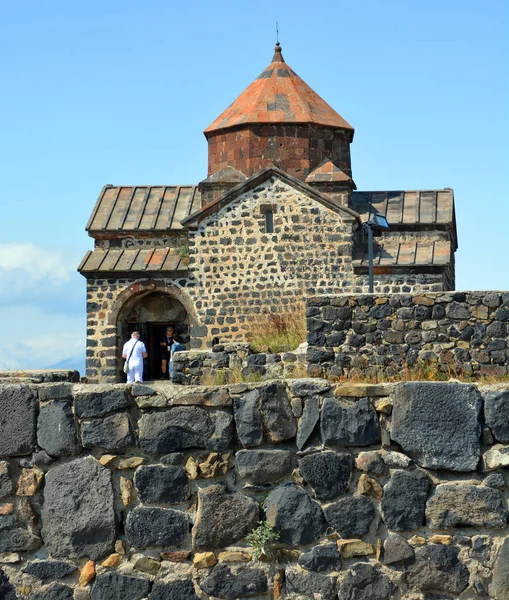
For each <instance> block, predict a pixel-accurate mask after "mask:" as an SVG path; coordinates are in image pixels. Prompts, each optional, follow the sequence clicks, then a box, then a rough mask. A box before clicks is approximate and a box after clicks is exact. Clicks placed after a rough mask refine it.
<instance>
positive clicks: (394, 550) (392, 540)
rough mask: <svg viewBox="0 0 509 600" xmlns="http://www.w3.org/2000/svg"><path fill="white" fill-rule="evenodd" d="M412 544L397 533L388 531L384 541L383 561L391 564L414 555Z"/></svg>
mask: <svg viewBox="0 0 509 600" xmlns="http://www.w3.org/2000/svg"><path fill="white" fill-rule="evenodd" d="M414 554H415V553H414V550H413V548H412V546H410V544H409V543H408V542H407V541H406V539H405V538H404V537H402V536H401V535H398V534H397V533H389V535H388V536H387V538H386V540H385V542H384V563H385V564H386V565H392V564H394V563H398V562H401V561H402V560H408V559H410V558H413V557H414Z"/></svg>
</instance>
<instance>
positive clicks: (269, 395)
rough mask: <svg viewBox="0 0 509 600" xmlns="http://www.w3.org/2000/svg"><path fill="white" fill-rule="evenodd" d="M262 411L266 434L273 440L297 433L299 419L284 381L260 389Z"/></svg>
mask: <svg viewBox="0 0 509 600" xmlns="http://www.w3.org/2000/svg"><path fill="white" fill-rule="evenodd" d="M259 392H260V411H261V414H262V420H263V425H264V428H265V435H266V436H267V439H268V440H269V441H271V442H282V441H284V440H289V439H291V438H293V437H295V435H296V434H297V420H296V419H295V416H294V414H293V412H292V408H291V405H290V402H289V400H288V396H287V394H286V388H285V386H284V385H283V384H282V383H271V384H270V385H267V386H264V387H262V388H260V389H259Z"/></svg>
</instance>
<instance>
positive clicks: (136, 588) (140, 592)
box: [91, 571, 150, 600]
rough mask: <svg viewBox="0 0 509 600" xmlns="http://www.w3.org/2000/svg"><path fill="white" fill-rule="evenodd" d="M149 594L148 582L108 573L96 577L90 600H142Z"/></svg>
mask: <svg viewBox="0 0 509 600" xmlns="http://www.w3.org/2000/svg"><path fill="white" fill-rule="evenodd" d="M149 592H150V581H148V580H147V579H142V578H141V577H129V576H128V575H121V574H120V573H115V572H114V571H110V572H109V573H101V574H100V575H98V576H97V577H96V579H95V581H94V583H93V585H92V594H91V599H92V600H142V599H143V598H146V597H147V596H148V594H149Z"/></svg>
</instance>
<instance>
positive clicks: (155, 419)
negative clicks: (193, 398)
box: [139, 406, 233, 454]
mask: <svg viewBox="0 0 509 600" xmlns="http://www.w3.org/2000/svg"><path fill="white" fill-rule="evenodd" d="M139 428H140V445H141V447H142V449H143V450H145V451H146V452H150V453H154V454H168V453H169V452H175V451H177V450H182V449H185V448H207V449H208V450H216V451H220V450H226V449H227V448H228V446H229V444H230V441H231V439H232V436H233V418H232V415H231V414H230V413H228V412H226V411H224V410H211V409H210V408H209V409H206V408H202V407H200V406H175V407H173V408H170V409H168V410H166V411H164V412H154V413H147V414H144V415H142V417H141V419H140V421H139Z"/></svg>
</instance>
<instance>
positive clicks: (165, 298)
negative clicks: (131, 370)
mask: <svg viewBox="0 0 509 600" xmlns="http://www.w3.org/2000/svg"><path fill="white" fill-rule="evenodd" d="M147 288H148V289H142V290H136V292H135V293H134V294H132V295H130V297H128V298H127V299H126V300H125V302H124V303H123V304H122V305H121V307H120V308H119V310H118V312H117V316H116V327H117V359H118V365H119V373H120V380H122V375H121V374H122V364H123V359H122V347H123V345H124V343H125V342H126V341H127V340H128V339H129V337H130V335H131V333H132V332H133V331H139V332H140V333H141V340H142V341H143V342H144V343H145V345H146V347H147V352H148V358H147V360H146V361H145V367H144V378H145V380H150V379H157V378H159V377H160V375H161V360H160V345H159V342H160V341H161V338H162V337H163V336H164V333H165V330H166V327H167V326H169V325H171V326H173V327H174V329H175V333H176V334H177V335H179V336H180V338H181V340H182V342H183V343H184V344H185V345H186V347H187V348H189V342H190V328H191V325H192V317H191V315H190V313H189V311H188V310H187V309H186V307H185V306H184V303H183V302H182V301H181V300H179V299H178V298H176V297H175V296H174V295H173V294H171V293H169V292H168V291H160V290H158V289H157V288H156V289H154V286H147Z"/></svg>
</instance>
